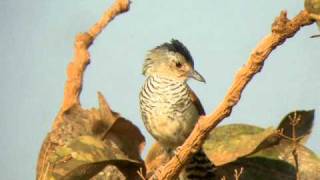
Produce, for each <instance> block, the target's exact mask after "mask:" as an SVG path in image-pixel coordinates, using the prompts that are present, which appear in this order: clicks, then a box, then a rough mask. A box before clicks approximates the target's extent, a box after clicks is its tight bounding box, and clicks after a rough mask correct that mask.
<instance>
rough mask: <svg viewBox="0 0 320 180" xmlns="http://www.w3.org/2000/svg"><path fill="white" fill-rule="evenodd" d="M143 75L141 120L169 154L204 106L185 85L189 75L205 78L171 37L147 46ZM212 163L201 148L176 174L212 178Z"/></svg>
mask: <svg viewBox="0 0 320 180" xmlns="http://www.w3.org/2000/svg"><path fill="white" fill-rule="evenodd" d="M142 74H143V75H144V76H146V79H145V82H144V84H143V86H142V88H141V91H140V94H139V104H140V112H141V116H142V120H143V122H144V125H145V127H146V129H147V130H148V132H149V133H150V134H151V135H152V136H153V138H154V139H155V140H156V141H157V142H158V143H159V144H160V145H161V146H162V147H163V148H164V149H165V151H166V153H167V154H168V155H170V156H171V157H172V156H173V155H174V154H175V149H177V148H179V146H181V145H182V144H183V142H184V141H185V140H186V138H187V137H188V136H189V134H190V133H191V131H192V129H193V128H194V126H195V124H196V123H197V120H198V118H199V117H200V116H201V115H204V114H205V112H204V108H203V106H202V104H201V102H200V100H199V99H198V97H197V96H196V94H195V93H194V92H193V91H192V89H191V88H190V87H189V86H188V84H187V81H188V80H189V79H190V78H193V79H195V80H198V81H200V82H205V79H204V77H203V76H202V75H201V74H200V73H199V72H197V71H196V70H195V68H194V61H193V58H192V56H191V54H190V52H189V50H188V49H187V48H186V46H185V45H184V44H183V43H182V42H180V41H179V40H176V39H172V40H171V41H170V42H165V43H163V44H161V45H159V46H156V47H155V48H154V49H151V50H150V51H149V52H148V53H147V55H146V58H145V60H144V64H143V70H142ZM213 167H214V165H213V163H212V162H211V161H210V160H209V158H208V157H207V156H206V154H205V153H204V151H203V150H202V148H201V149H200V150H199V151H197V152H196V153H195V155H194V156H193V157H192V158H191V160H190V161H189V162H187V164H186V165H185V167H184V168H183V170H182V171H181V172H180V174H179V178H180V179H200V180H201V179H212V177H214V168H213Z"/></svg>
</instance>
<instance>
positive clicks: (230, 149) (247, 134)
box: [203, 124, 276, 165]
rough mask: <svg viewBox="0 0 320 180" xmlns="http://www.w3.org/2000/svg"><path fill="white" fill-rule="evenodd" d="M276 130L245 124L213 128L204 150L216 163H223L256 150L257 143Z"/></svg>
mask: <svg viewBox="0 0 320 180" xmlns="http://www.w3.org/2000/svg"><path fill="white" fill-rule="evenodd" d="M275 133H276V130H274V129H272V128H268V129H265V130H264V129H263V128H260V127H256V126H252V125H246V124H232V125H225V126H220V127H217V128H216V129H214V130H213V131H212V132H211V133H210V136H209V137H208V139H207V140H206V142H205V143H204V146H203V148H204V150H205V152H206V153H207V154H208V155H209V158H210V159H211V160H212V161H213V162H214V164H216V165H221V164H225V163H228V162H231V161H234V160H236V159H237V158H240V157H243V156H246V155H248V154H250V153H252V152H253V151H257V148H258V147H259V145H260V144H261V143H262V142H264V141H265V139H267V138H268V137H270V136H273V135H274V134H275Z"/></svg>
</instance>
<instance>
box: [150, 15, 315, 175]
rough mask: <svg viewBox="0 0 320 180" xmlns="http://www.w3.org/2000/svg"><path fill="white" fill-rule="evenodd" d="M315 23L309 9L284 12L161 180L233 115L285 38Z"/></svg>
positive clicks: (169, 163)
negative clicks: (291, 15)
mask: <svg viewBox="0 0 320 180" xmlns="http://www.w3.org/2000/svg"><path fill="white" fill-rule="evenodd" d="M313 22H314V20H312V19H311V18H310V16H309V14H308V13H307V12H306V11H301V12H300V13H299V14H298V15H297V16H295V17H294V18H293V19H292V20H289V19H287V13H286V12H285V11H282V12H281V14H280V16H279V17H277V18H276V20H275V21H274V23H273V24H272V31H271V33H270V34H269V35H267V36H266V37H265V38H264V39H262V40H261V42H260V43H259V44H258V45H257V47H256V48H255V49H254V50H253V52H252V53H251V55H250V57H249V59H248V61H247V64H246V65H244V66H243V67H242V68H241V69H240V70H239V71H238V72H237V74H236V77H235V79H234V81H233V83H232V85H231V87H230V89H229V91H228V92H227V95H226V96H225V98H224V100H223V101H222V102H221V103H220V105H219V106H218V107H217V108H216V110H214V111H213V113H212V114H210V115H208V116H203V117H200V118H199V120H198V123H197V124H196V126H195V128H194V129H193V131H192V133H191V134H190V136H189V137H188V138H187V140H186V141H185V142H184V144H183V145H182V146H181V147H180V148H179V151H178V152H177V153H176V156H174V157H173V158H172V159H171V160H170V161H169V162H168V163H167V164H166V165H165V166H164V167H162V168H161V171H156V173H155V174H154V176H156V177H157V178H158V179H161V180H167V179H173V178H174V177H176V176H177V174H178V173H179V172H180V170H181V168H182V167H183V165H184V164H185V163H186V162H187V160H188V159H190V158H191V157H192V155H193V154H194V153H195V152H196V151H197V150H198V149H200V147H201V146H202V144H203V143H204V141H205V139H206V137H207V136H208V134H209V133H210V131H211V130H212V129H214V128H215V127H216V126H217V125H218V124H219V123H220V122H221V121H222V120H223V119H224V118H226V117H228V116H229V115H230V114H231V112H232V109H233V107H234V106H235V105H236V104H237V103H238V102H239V100H240V98H241V94H242V92H243V90H244V88H245V87H246V85H247V84H248V83H249V82H250V80H251V79H252V78H253V76H254V75H256V74H257V73H258V72H260V71H261V69H262V67H263V64H264V61H265V60H266V59H267V58H268V56H269V54H270V53H271V52H272V51H273V50H274V49H276V47H278V46H279V45H281V44H282V43H284V42H285V41H286V39H288V38H290V37H293V36H294V35H295V34H296V32H298V31H299V29H300V28H301V27H303V26H306V25H310V24H312V23H313Z"/></svg>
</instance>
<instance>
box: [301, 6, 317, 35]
mask: <svg viewBox="0 0 320 180" xmlns="http://www.w3.org/2000/svg"><path fill="white" fill-rule="evenodd" d="M304 8H305V9H306V10H307V12H308V13H309V14H310V16H311V18H313V19H314V20H315V21H316V24H317V26H318V29H319V31H320V0H305V1H304ZM314 37H320V34H317V35H313V36H311V38H314Z"/></svg>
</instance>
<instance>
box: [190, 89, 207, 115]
mask: <svg viewBox="0 0 320 180" xmlns="http://www.w3.org/2000/svg"><path fill="white" fill-rule="evenodd" d="M189 93H190V97H191V100H192V103H193V104H194V105H195V106H196V108H197V110H198V111H199V115H202V116H203V115H205V114H206V112H205V111H204V108H203V106H202V104H201V102H200V100H199V98H198V97H197V95H196V94H195V93H194V92H193V91H192V89H191V88H189Z"/></svg>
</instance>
